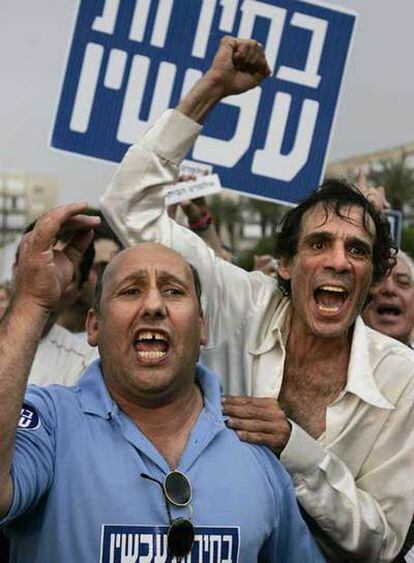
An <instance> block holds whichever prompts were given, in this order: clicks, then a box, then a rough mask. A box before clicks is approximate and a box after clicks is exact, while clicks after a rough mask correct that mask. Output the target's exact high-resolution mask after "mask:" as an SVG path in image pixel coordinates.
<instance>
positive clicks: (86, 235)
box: [63, 230, 93, 264]
mask: <svg viewBox="0 0 414 563" xmlns="http://www.w3.org/2000/svg"><path fill="white" fill-rule="evenodd" d="M92 239H93V231H92V230H88V231H83V232H81V233H77V234H76V235H75V236H73V237H72V238H71V240H70V242H68V243H67V244H66V246H65V248H64V249H63V252H64V253H65V254H66V256H67V257H68V258H69V260H70V261H71V262H72V263H73V264H76V263H77V262H80V261H81V259H82V256H83V254H84V253H85V251H86V249H87V248H88V246H89V245H90V243H91V241H92Z"/></svg>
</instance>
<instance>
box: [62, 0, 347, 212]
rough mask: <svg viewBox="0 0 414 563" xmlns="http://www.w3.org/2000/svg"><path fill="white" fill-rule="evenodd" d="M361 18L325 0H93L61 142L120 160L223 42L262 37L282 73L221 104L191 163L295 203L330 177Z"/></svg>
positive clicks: (68, 85)
mask: <svg viewBox="0 0 414 563" xmlns="http://www.w3.org/2000/svg"><path fill="white" fill-rule="evenodd" d="M355 19H356V16H355V14H353V13H351V12H349V11H346V10H344V9H342V8H336V7H333V6H330V5H328V4H325V3H323V2H319V1H317V0H312V1H304V0H302V1H300V0H220V1H219V0H152V1H150V0H123V1H122V2H121V1H120V0H99V1H98V0H82V1H81V2H80V5H79V11H78V16H77V19H76V24H75V28H74V31H73V37H72V44H71V48H70V53H69V57H68V61H67V67H66V72H65V76H64V80H63V85H62V91H61V96H60V102H59V106H58V109H57V114H56V119H55V125H54V129H53V134H52V139H51V145H52V146H53V147H55V148H59V149H63V150H66V151H73V152H76V153H79V154H82V155H87V156H92V157H96V158H99V159H105V160H111V161H116V162H118V161H120V160H121V158H122V156H123V155H124V153H125V151H126V149H127V148H128V146H129V145H130V144H132V143H135V142H136V141H137V140H138V139H139V138H140V137H141V136H142V135H143V133H144V131H145V130H146V129H147V128H148V126H149V124H151V123H153V122H154V120H155V119H156V118H157V117H158V116H159V115H160V114H161V113H162V112H163V111H164V110H165V109H167V108H169V107H175V106H176V104H177V103H178V101H179V100H180V98H181V97H182V96H183V94H185V93H186V92H187V91H188V90H189V89H190V88H191V86H192V85H193V84H194V83H195V81H196V80H197V79H198V78H199V77H200V76H201V74H202V73H203V71H205V70H206V69H207V68H208V66H209V64H210V62H211V60H212V57H213V55H214V53H215V51H216V49H217V47H218V44H219V41H220V39H221V37H223V36H224V35H228V34H231V35H236V36H240V37H243V38H250V37H251V38H254V39H257V40H258V41H260V42H261V43H262V44H263V45H264V48H265V51H266V55H267V58H268V61H269V65H270V68H271V70H272V76H271V77H269V78H268V79H267V80H265V81H264V82H263V83H262V85H260V86H259V87H258V88H254V89H253V90H250V91H249V92H246V93H245V94H243V95H241V96H231V97H229V98H226V99H225V100H224V101H223V102H221V103H220V104H219V105H218V106H217V108H215V110H214V111H213V112H212V114H211V115H210V117H209V118H208V119H207V120H206V123H205V127H204V131H203V133H202V135H201V136H200V137H199V139H198V140H197V142H196V144H195V146H194V148H193V150H192V152H191V154H190V155H189V158H190V159H192V160H195V161H198V162H202V163H207V164H210V165H213V166H214V171H215V172H217V173H218V174H219V176H220V179H221V183H222V185H224V186H226V187H228V188H232V189H235V190H238V191H240V192H242V193H245V194H248V195H250V196H253V197H260V198H266V199H271V200H276V201H282V202H286V203H290V204H294V203H296V202H298V201H299V200H301V199H303V198H304V197H305V196H306V195H307V194H308V193H309V191H310V190H311V189H313V188H314V187H315V186H317V185H318V184H319V182H320V180H321V177H322V175H323V169H324V163H325V159H326V154H327V150H328V145H329V139H330V135H331V131H332V126H333V121H334V117H335V112H336V108H337V103H338V96H339V91H340V87H341V83H342V79H343V75H344V69H345V65H346V60H347V57H348V52H349V49H350V44H351V40H352V35H353V30H354V27H355Z"/></svg>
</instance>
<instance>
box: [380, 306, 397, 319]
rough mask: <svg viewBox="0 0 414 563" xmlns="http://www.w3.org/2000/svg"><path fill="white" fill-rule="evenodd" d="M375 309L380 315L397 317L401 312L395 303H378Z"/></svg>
mask: <svg viewBox="0 0 414 563" xmlns="http://www.w3.org/2000/svg"><path fill="white" fill-rule="evenodd" d="M375 311H376V313H377V315H379V316H380V317H399V316H400V315H401V313H402V311H401V309H400V308H399V307H397V306H396V305H379V306H378V307H376V309H375Z"/></svg>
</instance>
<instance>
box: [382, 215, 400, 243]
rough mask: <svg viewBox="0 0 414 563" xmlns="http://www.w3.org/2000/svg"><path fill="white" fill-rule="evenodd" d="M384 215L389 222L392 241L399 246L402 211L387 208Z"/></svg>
mask: <svg viewBox="0 0 414 563" xmlns="http://www.w3.org/2000/svg"><path fill="white" fill-rule="evenodd" d="M385 215H386V216H387V219H388V222H389V224H390V228H391V236H392V238H393V240H394V242H395V243H396V244H398V246H400V244H401V231H402V222H403V214H402V211H399V210H398V209H387V211H386V212H385Z"/></svg>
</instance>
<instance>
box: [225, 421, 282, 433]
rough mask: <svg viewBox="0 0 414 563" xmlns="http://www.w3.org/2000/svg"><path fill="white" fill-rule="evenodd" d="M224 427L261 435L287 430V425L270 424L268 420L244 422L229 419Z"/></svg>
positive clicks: (280, 422)
mask: <svg viewBox="0 0 414 563" xmlns="http://www.w3.org/2000/svg"><path fill="white" fill-rule="evenodd" d="M226 425H227V426H229V427H230V428H232V429H233V430H244V431H246V432H261V433H262V434H275V433H277V431H278V428H280V429H281V430H282V431H285V430H286V429H287V428H288V425H287V423H285V424H284V423H283V422H282V421H279V422H278V423H275V422H274V421H272V422H270V421H268V420H258V419H252V420H246V419H241V418H229V419H228V420H226Z"/></svg>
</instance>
